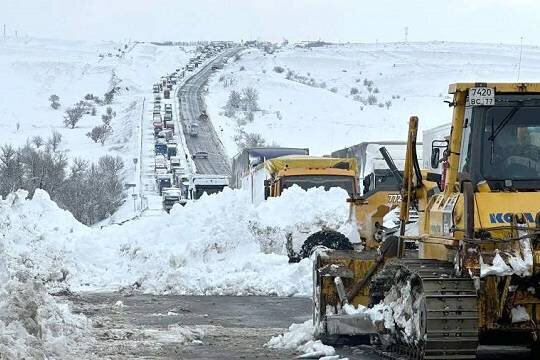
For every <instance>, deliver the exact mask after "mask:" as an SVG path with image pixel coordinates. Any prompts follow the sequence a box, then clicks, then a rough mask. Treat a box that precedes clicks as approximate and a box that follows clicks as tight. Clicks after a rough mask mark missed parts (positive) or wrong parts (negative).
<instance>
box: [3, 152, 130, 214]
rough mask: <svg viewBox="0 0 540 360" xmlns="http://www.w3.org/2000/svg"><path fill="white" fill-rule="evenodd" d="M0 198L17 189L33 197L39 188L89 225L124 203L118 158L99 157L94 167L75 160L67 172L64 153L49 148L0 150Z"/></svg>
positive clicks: (121, 163)
mask: <svg viewBox="0 0 540 360" xmlns="http://www.w3.org/2000/svg"><path fill="white" fill-rule="evenodd" d="M0 162H1V164H0V195H2V196H7V195H8V194H9V193H11V192H13V191H15V190H17V189H19V188H20V189H26V190H28V191H29V192H30V195H34V192H36V191H37V190H39V189H44V190H46V191H47V192H48V193H49V194H50V196H51V197H52V198H53V199H54V200H55V201H58V203H59V204H60V205H61V206H62V207H63V208H65V209H68V210H70V211H71V212H72V213H73V214H74V215H75V216H76V217H77V218H78V219H79V220H80V221H82V222H84V223H86V224H93V223H95V222H97V221H100V220H103V219H104V218H105V217H107V216H109V215H110V214H112V213H113V212H114V211H115V210H116V209H117V208H118V207H119V206H120V205H121V204H122V203H123V200H124V193H123V185H122V175H121V170H122V169H123V167H124V164H123V162H122V160H121V159H120V158H119V157H112V156H108V155H107V156H103V157H102V158H100V159H99V162H98V163H97V164H93V165H91V166H89V165H88V163H86V162H83V161H80V160H75V161H74V164H73V166H72V167H71V169H70V172H69V173H68V169H67V167H68V162H67V159H66V156H65V154H63V153H61V152H60V153H57V152H53V151H52V150H51V147H47V148H46V149H45V150H39V149H35V148H33V147H31V146H30V145H29V144H28V145H26V146H24V147H22V148H19V149H15V148H13V147H12V146H9V145H8V146H3V147H2V148H1V149H0Z"/></svg>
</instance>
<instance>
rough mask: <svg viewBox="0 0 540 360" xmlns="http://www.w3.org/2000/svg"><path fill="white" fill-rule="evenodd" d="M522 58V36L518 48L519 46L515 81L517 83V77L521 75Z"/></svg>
mask: <svg viewBox="0 0 540 360" xmlns="http://www.w3.org/2000/svg"><path fill="white" fill-rule="evenodd" d="M522 56H523V36H522V37H521V38H520V46H519V63H518V75H517V81H519V75H520V73H521V58H522Z"/></svg>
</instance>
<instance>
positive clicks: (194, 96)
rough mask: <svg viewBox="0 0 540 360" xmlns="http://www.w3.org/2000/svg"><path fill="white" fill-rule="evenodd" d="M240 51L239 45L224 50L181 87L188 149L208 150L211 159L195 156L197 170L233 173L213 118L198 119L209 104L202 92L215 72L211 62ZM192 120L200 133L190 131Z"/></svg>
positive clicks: (194, 150) (180, 100) (181, 120)
mask: <svg viewBox="0 0 540 360" xmlns="http://www.w3.org/2000/svg"><path fill="white" fill-rule="evenodd" d="M239 51H240V49H238V48H236V49H228V50H225V51H224V52H223V53H221V54H219V55H218V56H217V57H216V58H215V59H213V60H212V61H210V62H208V63H207V64H206V65H204V66H203V67H202V68H201V69H197V70H196V73H195V74H194V75H192V76H191V78H188V79H187V80H186V81H185V83H184V84H183V85H181V87H180V88H179V90H178V100H179V102H180V122H181V124H182V129H183V132H184V134H185V138H186V143H187V147H188V150H189V152H190V154H192V155H193V154H195V153H197V152H199V151H205V152H207V153H208V159H194V162H195V166H196V172H197V173H198V174H216V175H230V174H231V166H230V163H229V159H228V157H227V155H226V152H225V149H224V147H223V144H222V143H221V141H220V140H219V137H218V135H217V133H216V130H215V129H214V126H213V125H212V122H211V120H210V119H208V120H207V121H198V119H199V115H200V114H201V110H203V109H205V108H206V107H205V104H204V99H203V94H202V92H203V89H204V86H205V84H206V82H207V81H208V78H209V77H210V75H211V74H212V71H213V70H212V64H214V63H216V62H220V61H224V60H226V59H227V58H230V57H231V56H234V55H235V54H236V53H238V52H239ZM192 120H195V121H197V122H198V123H199V135H198V136H190V135H189V131H188V124H189V123H190V122H191V121H192Z"/></svg>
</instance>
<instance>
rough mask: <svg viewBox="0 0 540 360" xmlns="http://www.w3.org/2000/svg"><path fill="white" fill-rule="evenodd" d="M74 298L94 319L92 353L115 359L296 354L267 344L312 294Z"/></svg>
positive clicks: (303, 311) (305, 314) (304, 311)
mask: <svg viewBox="0 0 540 360" xmlns="http://www.w3.org/2000/svg"><path fill="white" fill-rule="evenodd" d="M69 300H70V301H71V302H72V303H73V311H74V312H76V313H81V312H82V313H84V314H85V315H86V316H88V317H89V318H90V319H91V320H92V324H93V331H94V335H95V337H96V338H97V340H98V341H97V343H96V344H95V345H94V346H93V347H92V349H91V352H92V355H89V357H90V358H100V359H114V360H117V359H201V360H204V359H293V358H296V357H297V356H298V355H300V354H298V353H295V352H293V351H287V350H285V351H284V350H275V349H269V348H266V347H264V344H265V343H266V342H267V341H268V340H270V338H271V337H272V336H275V335H278V334H280V333H283V332H284V331H286V329H287V328H288V327H289V326H290V325H291V323H301V322H304V321H305V320H306V319H308V318H309V317H310V312H311V300H310V299H307V298H280V297H262V296H251V297H242V296H233V297H230V296H172V295H171V296H167V295H162V296H153V295H133V296H123V295H122V294H119V293H108V294H82V295H79V296H75V297H70V298H69ZM119 301H120V302H121V303H118V302H119Z"/></svg>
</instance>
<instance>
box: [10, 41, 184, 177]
mask: <svg viewBox="0 0 540 360" xmlns="http://www.w3.org/2000/svg"><path fill="white" fill-rule="evenodd" d="M192 50H193V49H191V48H189V47H188V48H179V47H178V46H156V45H151V44H146V43H113V42H83V41H65V40H41V39H20V40H15V39H8V40H6V41H2V42H0V82H1V83H2V89H1V90H0V98H1V101H0V144H2V145H3V144H8V143H9V144H14V145H22V144H24V143H25V142H26V141H27V139H31V138H32V137H34V136H41V137H42V138H43V139H44V140H47V138H48V137H50V135H51V133H52V131H53V130H55V131H58V132H60V133H61V134H62V141H61V145H60V150H63V151H65V152H66V154H67V155H68V157H69V158H74V157H80V158H84V159H86V160H90V161H95V160H97V159H98V158H99V157H100V156H102V155H104V154H112V155H119V156H121V157H122V158H124V160H125V162H126V163H127V164H130V163H131V164H132V159H133V158H134V157H138V154H137V150H138V136H139V135H138V134H139V131H138V129H139V124H140V117H141V111H142V106H143V99H144V98H145V97H147V98H148V99H147V104H146V105H147V106H149V105H151V104H149V101H148V100H150V98H151V97H152V92H151V91H152V84H153V83H155V82H156V81H157V80H159V78H160V77H161V76H162V75H165V74H167V73H170V72H172V71H174V70H175V69H176V68H179V67H181V66H183V65H184V64H185V62H186V59H187V58H188V57H189V55H190V54H189V51H192ZM109 53H110V54H111V56H108V55H109ZM100 55H103V56H100ZM112 82H116V83H117V86H119V87H120V88H121V90H120V92H119V94H118V95H116V96H115V98H114V101H113V103H112V104H111V105H110V106H111V107H112V108H113V110H114V111H115V112H116V117H115V118H114V119H113V120H112V123H111V126H112V129H113V132H112V136H111V137H110V138H109V139H108V140H107V141H106V142H105V145H104V146H102V145H101V144H100V143H99V142H98V143H94V142H93V141H92V140H91V139H90V138H88V137H87V136H86V134H87V133H88V132H89V131H90V130H91V129H92V128H93V127H94V126H96V125H100V124H101V115H102V114H104V113H105V109H106V106H105V105H104V106H98V107H97V112H96V116H91V115H85V116H84V117H83V118H82V120H81V121H80V122H79V123H78V124H77V125H76V127H75V128H74V129H69V128H66V127H65V126H64V124H63V116H64V111H65V110H66V109H67V108H68V107H71V106H73V105H74V104H75V103H77V102H78V101H80V100H83V98H84V96H85V95H86V94H93V95H95V96H98V97H100V98H101V99H103V95H104V93H105V92H107V91H109V90H110V89H111V86H112ZM52 94H56V95H58V96H59V97H60V104H61V107H60V108H59V109H58V110H53V109H52V108H51V107H50V103H49V101H48V98H49V96H50V95H52ZM126 168H127V169H128V171H129V170H132V166H126Z"/></svg>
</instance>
